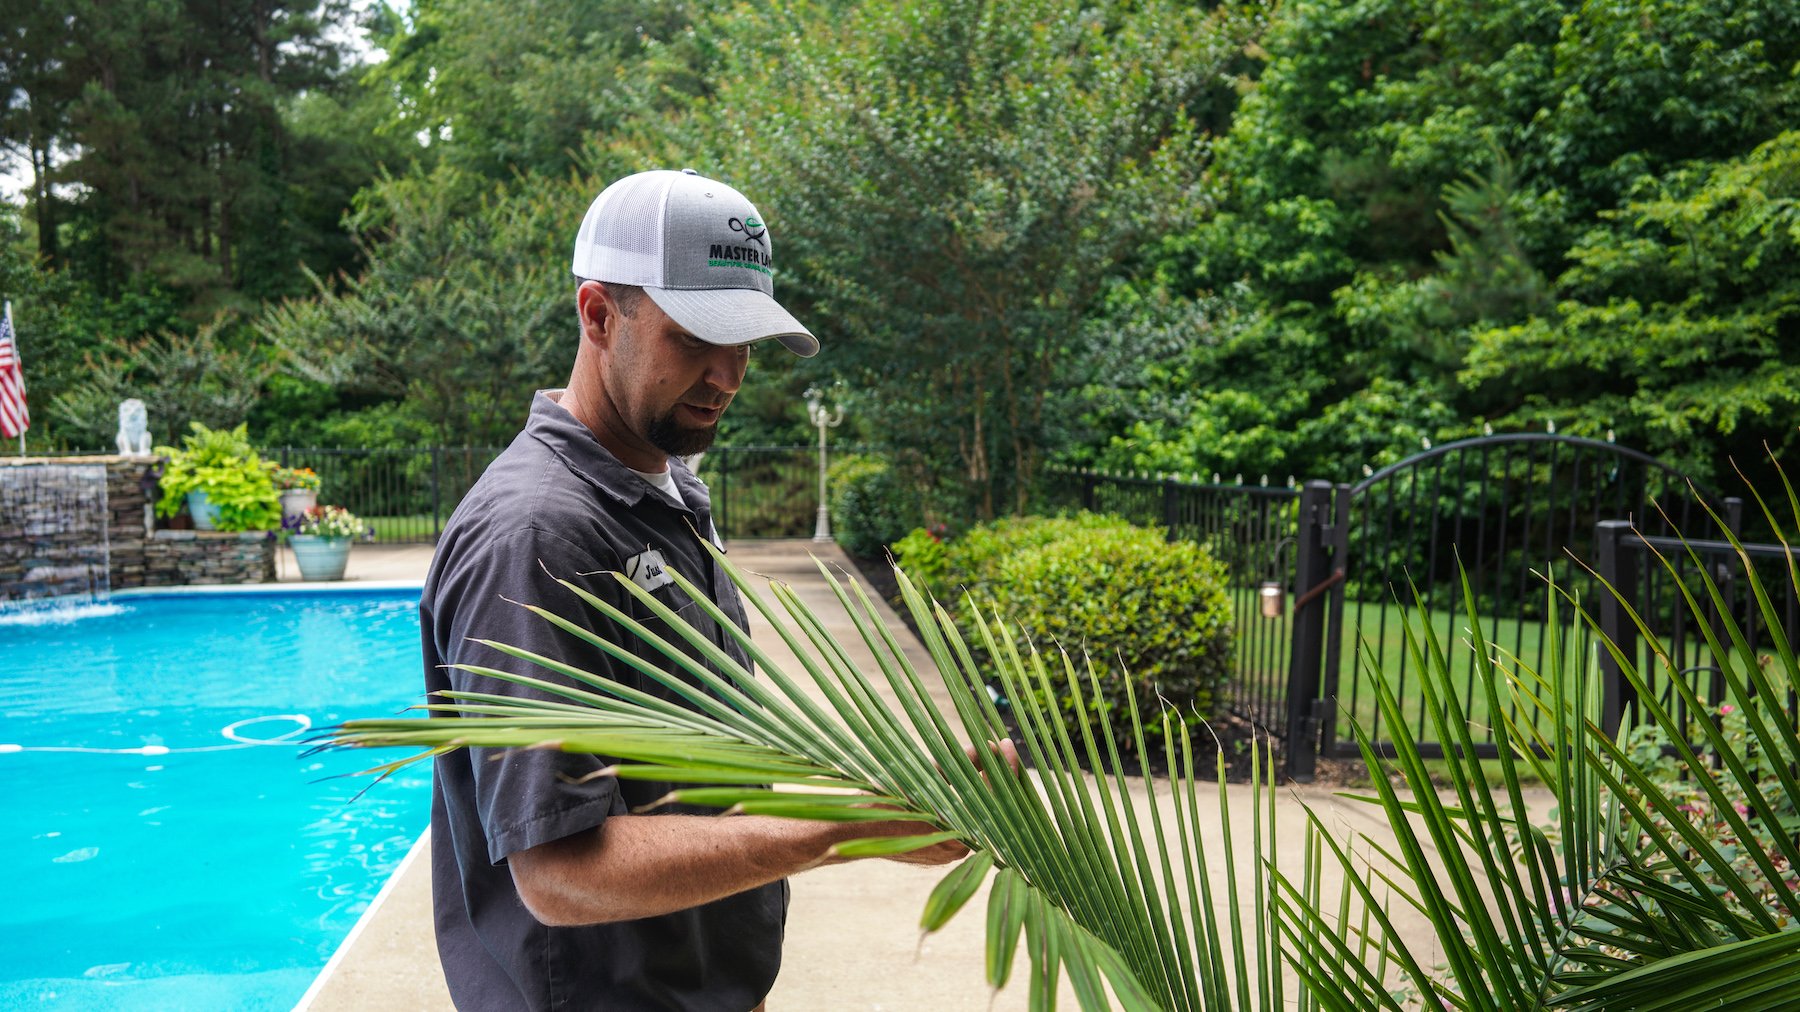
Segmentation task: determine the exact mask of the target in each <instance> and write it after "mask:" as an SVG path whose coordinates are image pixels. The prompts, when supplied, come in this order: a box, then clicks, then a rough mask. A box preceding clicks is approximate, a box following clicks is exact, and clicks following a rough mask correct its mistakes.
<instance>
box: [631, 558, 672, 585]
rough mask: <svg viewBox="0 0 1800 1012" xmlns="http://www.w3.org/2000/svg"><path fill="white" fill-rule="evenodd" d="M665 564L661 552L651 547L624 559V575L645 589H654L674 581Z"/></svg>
mask: <svg viewBox="0 0 1800 1012" xmlns="http://www.w3.org/2000/svg"><path fill="white" fill-rule="evenodd" d="M667 566H668V563H667V562H666V561H665V560H664V559H663V554H662V553H661V552H659V551H657V550H656V549H654V548H652V549H650V550H649V551H647V552H644V553H643V554H641V555H633V556H632V557H631V558H629V559H626V560H625V575H626V577H628V578H629V579H630V580H631V582H632V583H635V584H637V585H638V586H640V587H642V588H644V589H645V590H655V589H656V588H658V587H667V586H668V585H669V584H671V583H674V582H675V578H674V577H673V576H670V575H669V571H668V569H667Z"/></svg>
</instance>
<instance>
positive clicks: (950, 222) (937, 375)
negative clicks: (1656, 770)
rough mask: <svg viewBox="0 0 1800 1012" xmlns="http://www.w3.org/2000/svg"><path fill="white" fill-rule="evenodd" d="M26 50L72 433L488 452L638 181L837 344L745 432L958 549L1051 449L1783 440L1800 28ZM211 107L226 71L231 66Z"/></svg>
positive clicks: (1680, 20) (21, 100) (1158, 32)
mask: <svg viewBox="0 0 1800 1012" xmlns="http://www.w3.org/2000/svg"><path fill="white" fill-rule="evenodd" d="M15 13H16V15H17V16H16V17H11V18H9V19H8V21H7V24H8V27H7V28H6V30H5V31H4V32H0V77H3V78H4V87H0V96H4V106H3V108H0V145H3V147H4V151H5V154H6V156H7V158H8V160H9V161H8V164H9V166H10V168H11V170H12V173H13V175H14V176H15V177H17V178H19V179H21V180H23V181H24V185H23V187H22V192H21V193H20V194H18V196H17V197H15V198H13V199H12V200H11V201H10V202H9V203H8V204H7V205H6V206H4V207H0V294H4V295H5V297H7V298H9V299H11V300H12V301H13V303H14V309H15V314H16V320H17V324H18V331H19V335H20V344H21V350H22V352H23V355H24V361H25V363H26V368H27V370H28V382H29V384H30V387H31V397H32V405H33V408H34V415H35V419H36V422H37V425H36V427H35V428H34V430H33V433H32V446H33V447H35V448H38V449H56V448H99V447H102V446H104V445H106V444H107V442H108V441H109V439H110V435H111V432H112V429H113V424H114V414H113V411H114V405H116V402H117V401H118V400H120V399H122V398H123V397H126V396H137V397H140V398H142V399H143V400H145V401H146V403H147V404H149V406H150V411H151V422H152V426H153V428H154V429H155V431H156V432H157V433H158V434H159V436H161V437H164V438H166V436H167V435H172V434H174V433H178V432H181V431H185V429H186V427H187V424H188V423H189V422H190V421H201V422H203V423H205V424H207V425H210V426H214V427H219V426H224V427H230V426H233V425H236V424H238V423H240V422H246V421H247V422H249V424H250V426H251V431H252V435H253V436H254V437H255V439H256V440H257V442H258V443H259V444H262V445H273V444H281V443H318V444H328V445H370V446H403V445H416V444H420V443H435V442H441V443H450V444H491V443H497V442H501V441H504V440H505V439H506V438H508V437H509V436H510V435H511V433H512V432H513V431H515V430H516V428H517V426H518V425H519V423H520V421H521V419H522V417H523V414H524V411H525V403H526V396H527V395H528V393H529V391H530V390H532V389H534V388H536V387H541V386H550V385H555V384H557V383H560V382H561V381H562V378H563V376H564V375H565V370H566V369H567V367H568V364H569V362H570V360H571V359H572V355H573V344H574V327H573V324H572V322H571V320H570V317H569V304H568V287H569V286H568V279H567V277H566V275H565V274H564V272H563V267H562V264H563V263H564V262H565V261H564V256H565V253H564V250H565V247H566V246H567V243H568V237H569V235H570V234H571V233H572V232H573V230H574V225H575V223H576V221H578V219H579V215H580V214H581V212H582V211H583V209H584V208H585V207H586V204H587V202H588V201H589V200H590V199H591V198H592V196H593V194H594V193H596V192H598V190H599V189H600V188H601V187H602V186H604V184H605V182H606V181H608V180H610V179H612V178H615V177H616V176H618V175H621V174H623V173H625V172H628V171H633V170H635V169H638V168H642V167H646V166H652V165H691V166H694V167H696V168H700V169H702V170H703V171H707V172H711V173H714V174H716V175H718V176H720V177H722V178H725V179H727V180H729V181H732V182H734V183H735V184H737V185H739V186H741V187H742V188H744V189H745V190H746V191H747V192H749V193H751V194H752V195H753V197H754V198H755V199H756V200H757V202H758V204H759V207H760V208H761V210H762V211H763V212H764V215H765V217H766V218H768V219H769V220H770V221H771V222H772V223H773V224H774V227H775V230H774V233H773V234H774V235H775V237H776V238H777V239H778V240H779V241H780V243H781V244H782V249H781V255H780V263H781V267H782V276H781V279H780V282H781V289H782V295H783V298H784V301H787V302H789V303H791V304H792V305H793V307H794V308H795V309H796V310H797V311H798V312H799V313H800V314H801V315H802V317H803V318H804V319H806V320H808V321H809V322H810V323H811V324H812V325H813V326H814V328H815V329H816V330H817V331H818V332H819V333H820V334H821V336H822V337H823V338H824V341H825V348H826V351H825V353H824V354H822V355H820V356H819V357H818V358H817V359H814V360H810V361H804V362H802V361H798V360H794V359H792V358H791V357H789V356H785V355H779V354H774V353H769V352H766V351H763V352H759V353H758V354H757V355H756V356H754V359H753V366H752V370H753V373H752V376H751V378H750V382H749V384H747V386H746V389H745V393H744V394H743V396H742V397H741V398H740V401H739V403H738V405H737V407H736V408H734V411H733V413H732V414H731V416H729V417H728V418H727V420H726V423H725V431H724V438H725V439H726V440H728V441H731V442H740V443H793V442H804V441H806V436H807V427H806V420H805V412H804V406H803V404H802V400H801V397H800V394H801V391H803V390H804V389H805V388H806V387H807V386H808V385H812V384H816V383H824V382H830V381H842V382H843V383H844V384H845V386H844V389H845V390H847V391H848V392H847V394H846V399H847V400H848V406H849V409H850V419H851V420H850V422H849V423H848V425H847V428H846V429H844V430H840V432H841V434H842V435H843V436H844V437H845V438H846V439H848V440H849V441H853V442H859V443H863V444H866V445H871V446H874V447H877V448H878V449H882V450H885V451H887V452H888V453H889V454H890V455H891V456H892V458H893V459H894V460H896V461H897V462H899V465H898V472H897V473H900V474H902V475H904V476H905V480H906V481H908V482H910V483H912V484H913V485H914V486H916V491H917V492H918V493H919V497H920V501H921V502H924V503H925V504H926V506H925V509H926V510H927V511H928V512H930V513H932V514H933V516H931V517H919V518H916V519H919V520H924V519H936V518H941V517H944V516H968V517H977V518H979V517H990V516H995V515H1000V514H1006V513H1013V512H1022V511H1026V510H1029V508H1030V506H1031V501H1032V497H1033V494H1034V491H1035V489H1034V484H1035V481H1036V479H1037V477H1038V476H1039V475H1040V474H1041V473H1042V472H1043V470H1044V468H1046V467H1047V466H1050V465H1084V466H1098V467H1104V468H1110V469H1115V470H1130V471H1163V472H1174V473H1182V474H1202V475H1207V474H1211V473H1213V472H1218V473H1221V474H1223V475H1227V476H1229V475H1232V474H1236V473H1243V474H1246V475H1260V474H1270V475H1275V476H1277V477H1278V478H1279V477H1283V476H1286V475H1294V476H1296V477H1299V478H1307V477H1327V478H1334V479H1346V478H1353V477H1355V475H1356V474H1358V473H1360V469H1361V468H1362V467H1363V466H1365V465H1367V466H1374V467H1379V466H1381V465H1383V464H1385V463H1390V462H1392V461H1394V460H1397V459H1399V458H1401V457H1403V456H1405V455H1406V454H1407V453H1408V452H1410V451H1411V450H1412V449H1414V448H1416V447H1417V446H1419V445H1420V440H1421V439H1425V438H1429V439H1432V440H1434V441H1440V442H1441V441H1443V440H1445V439H1450V438H1455V437H1457V436H1461V435H1469V434H1474V433H1477V432H1479V431H1482V429H1483V428H1484V427H1485V426H1492V427H1494V428H1495V429H1498V430H1502V431H1506V430H1519V429H1538V428H1543V427H1545V426H1547V425H1551V424H1554V425H1555V426H1556V427H1557V428H1558V430H1559V431H1563V432H1574V433H1579V434H1584V435H1591V436H1596V437H1604V436H1606V435H1607V434H1608V433H1611V434H1612V435H1614V436H1615V437H1616V438H1617V439H1618V440H1619V441H1620V442H1622V443H1626V444H1628V445H1633V446H1636V447H1639V448H1642V449H1646V450H1648V451H1650V452H1653V453H1656V454H1658V455H1660V456H1662V457H1664V458H1666V459H1669V460H1671V461H1672V462H1674V463H1675V464H1676V465H1677V466H1679V467H1681V468H1682V469H1684V470H1686V471H1688V472H1689V473H1692V474H1694V475H1695V476H1696V477H1698V478H1701V479H1702V480H1712V479H1717V478H1719V477H1721V476H1723V475H1724V474H1726V473H1728V472H1729V464H1728V461H1729V460H1730V459H1732V458H1735V459H1738V460H1744V461H1752V460H1761V459H1763V455H1762V453H1761V452H1760V450H1761V444H1762V443H1764V442H1765V441H1766V442H1768V443H1770V444H1771V445H1772V446H1773V447H1774V449H1775V450H1776V452H1777V454H1779V453H1781V452H1783V451H1784V450H1786V449H1787V448H1789V447H1791V446H1792V444H1793V443H1794V441H1795V429H1794V426H1793V425H1792V424H1791V419H1792V417H1793V416H1794V413H1795V408H1796V406H1797V402H1800V333H1797V329H1800V328H1797V324H1796V322H1795V320H1796V300H1797V299H1800V273H1797V272H1800V255H1796V254H1800V249H1796V247H1797V246H1800V212H1797V211H1796V207H1797V204H1796V201H1797V199H1800V132H1797V131H1795V130H1793V129H1791V127H1792V124H1794V123H1796V122H1800V115H1797V114H1800V11H1797V10H1796V9H1795V8H1794V7H1793V5H1791V4H1787V3H1782V2H1777V0H1753V2H1748V3H1732V4H1727V3H1724V2H1723V0H1686V2H1664V0H1622V2H1619V3H1614V4H1608V5H1593V4H1577V3H1573V2H1553V0H1499V2H1495V3H1489V4H1483V5H1479V6H1470V5H1467V4H1461V3H1454V2H1450V0H1435V2H1433V0H1356V2H1348V3H1346V2H1330V3H1325V2H1310V0H1291V2H1286V3H1282V4H1279V5H1264V4H1261V3H1227V4H1219V5H1214V6H1204V5H1201V6H1196V5H1190V4H1182V3H1174V2H1159V0H1153V2H1147V3H1130V4H1127V3H1074V2H1058V0H1031V2H1029V3H1024V4H1013V5H1004V6H1002V5H990V4H981V3H974V2H965V0H877V2H871V3H859V4H847V3H842V2H832V0H788V2H780V3H772V4H763V5H754V6H748V5H730V4H721V3H712V2H700V0H694V2H686V3H648V2H642V3H626V4H606V5H595V4H587V3H579V2H576V0H516V2H509V3H506V4H499V3H495V2H493V0H416V2H414V3H411V4H408V5H405V6H404V7H402V8H390V7H386V6H382V5H376V6H375V7H373V8H371V9H365V10H362V12H361V13H358V10H357V9H354V8H353V7H352V6H351V5H349V4H347V3H343V2H340V0H328V2H309V0H299V2H287V3H269V2H262V0H259V2H255V3H252V2H250V0H228V2H224V3H217V2H215V3H208V4H200V3H197V2H192V0H164V2H159V3H154V4H140V5H130V7H129V9H127V10H124V11H114V10H112V9H111V7H106V8H104V9H103V8H102V6H101V5H98V4H94V3H92V2H90V0H56V2H54V3H50V4H44V5H36V6H29V7H27V8H22V9H21V10H19V11H17V12H15ZM202 71H203V72H202Z"/></svg>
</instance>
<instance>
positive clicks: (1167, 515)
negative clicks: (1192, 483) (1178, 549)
mask: <svg viewBox="0 0 1800 1012" xmlns="http://www.w3.org/2000/svg"><path fill="white" fill-rule="evenodd" d="M1162 500H1163V501H1162V507H1163V530H1166V531H1168V532H1169V533H1168V538H1169V540H1170V541H1171V542H1172V541H1174V540H1175V522H1176V521H1177V520H1180V519H1181V508H1180V503H1179V502H1177V500H1176V498H1175V481H1174V479H1171V478H1164V479H1163V483H1162Z"/></svg>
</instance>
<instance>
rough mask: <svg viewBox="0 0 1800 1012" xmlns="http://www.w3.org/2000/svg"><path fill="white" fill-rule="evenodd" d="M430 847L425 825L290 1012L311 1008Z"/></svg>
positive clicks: (429, 829) (299, 1011)
mask: <svg viewBox="0 0 1800 1012" xmlns="http://www.w3.org/2000/svg"><path fill="white" fill-rule="evenodd" d="M430 847H431V828H430V827H429V826H427V827H426V829H425V831H424V832H423V833H420V834H419V837H418V839H416V840H414V841H413V843H412V847H411V848H410V849H408V850H407V852H406V856H405V857H403V858H401V859H400V863H399V864H397V865H395V866H394V870H393V872H392V873H390V874H389V875H388V877H387V881H385V882H383V883H381V888H380V889H379V890H378V891H377V892H376V893H375V898H374V899H372V900H370V901H369V906H368V908H367V909H365V910H364V911H363V912H362V916H361V917H358V918H357V919H356V923H355V924H353V925H351V926H350V932H349V933H348V934H346V935H345V936H344V937H343V940H342V941H340V942H338V945H337V948H336V949H334V950H332V953H331V958H330V959H327V960H326V961H325V965H324V966H323V967H322V968H320V970H319V972H318V974H317V975H316V976H314V977H313V982H312V984H311V985H309V986H308V987H307V989H306V993H305V994H303V995H301V996H300V1000H299V1001H297V1002H295V1003H294V1009H293V1012H305V1010H306V1009H309V1008H311V1007H312V1003H313V1002H314V1001H315V1000H317V998H318V997H319V992H321V991H323V990H324V989H325V984H326V982H327V981H329V980H330V979H331V975H332V974H333V973H335V972H336V971H337V968H338V964H340V963H342V962H343V961H344V957H345V956H346V955H347V954H348V953H349V952H350V949H351V947H352V946H354V945H355V944H356V940H357V939H358V938H359V937H361V935H362V933H363V929H364V928H366V927H367V926H368V925H369V923H370V922H372V921H373V920H375V917H376V915H377V914H378V913H379V912H380V910H381V907H382V905H383V904H385V903H386V902H387V900H388V897H389V896H391V895H393V892H394V887H395V886H397V885H399V883H400V879H401V877H402V876H404V875H405V874H406V871H407V869H408V868H411V867H412V865H413V862H414V861H415V860H417V859H418V857H419V855H420V854H421V853H424V852H425V851H427V850H429V849H430Z"/></svg>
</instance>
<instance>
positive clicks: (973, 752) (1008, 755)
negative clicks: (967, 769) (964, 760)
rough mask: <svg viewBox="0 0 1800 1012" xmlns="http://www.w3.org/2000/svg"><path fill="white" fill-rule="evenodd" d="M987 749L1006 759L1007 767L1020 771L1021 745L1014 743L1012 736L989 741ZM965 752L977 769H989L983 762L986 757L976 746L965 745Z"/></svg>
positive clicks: (1015, 771)
mask: <svg viewBox="0 0 1800 1012" xmlns="http://www.w3.org/2000/svg"><path fill="white" fill-rule="evenodd" d="M987 751H988V752H990V753H992V754H994V755H997V756H999V757H1000V758H1002V759H1005V760H1006V765H1007V767H1008V768H1009V769H1011V770H1012V771H1013V772H1014V773H1017V772H1019V747H1018V746H1017V745H1014V744H1013V740H1012V739H1011V738H1002V739H1000V740H999V741H990V742H988V743H987ZM963 753H964V754H965V755H967V756H968V757H969V761H970V762H972V763H974V764H975V768H976V769H978V770H982V771H984V772H985V771H986V770H987V766H986V765H985V764H984V763H983V762H982V759H983V758H984V757H983V756H982V754H981V752H980V750H978V749H976V748H975V746H973V745H965V746H963Z"/></svg>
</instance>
